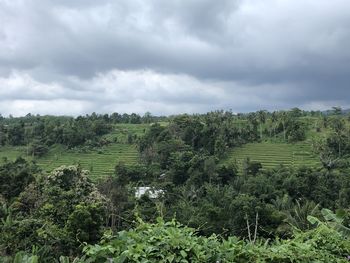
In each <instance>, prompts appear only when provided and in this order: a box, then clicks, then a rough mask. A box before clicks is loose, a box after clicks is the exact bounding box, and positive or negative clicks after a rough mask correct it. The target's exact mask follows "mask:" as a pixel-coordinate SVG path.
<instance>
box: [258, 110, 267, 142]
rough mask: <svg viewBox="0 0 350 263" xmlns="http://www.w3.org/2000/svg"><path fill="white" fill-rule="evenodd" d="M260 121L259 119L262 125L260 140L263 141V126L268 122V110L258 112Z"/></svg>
mask: <svg viewBox="0 0 350 263" xmlns="http://www.w3.org/2000/svg"><path fill="white" fill-rule="evenodd" d="M258 119H259V124H260V139H262V137H263V135H262V133H263V130H262V126H263V124H265V122H266V110H260V111H258Z"/></svg>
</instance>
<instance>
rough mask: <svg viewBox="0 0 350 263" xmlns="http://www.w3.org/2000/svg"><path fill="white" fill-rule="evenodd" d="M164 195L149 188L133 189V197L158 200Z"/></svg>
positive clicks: (161, 191) (162, 192)
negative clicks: (144, 196)
mask: <svg viewBox="0 0 350 263" xmlns="http://www.w3.org/2000/svg"><path fill="white" fill-rule="evenodd" d="M162 194H164V191H163V190H157V189H154V188H153V187H150V186H140V187H135V197H136V198H141V197H142V196H143V195H148V197H149V198H158V197H160V196H161V195H162Z"/></svg>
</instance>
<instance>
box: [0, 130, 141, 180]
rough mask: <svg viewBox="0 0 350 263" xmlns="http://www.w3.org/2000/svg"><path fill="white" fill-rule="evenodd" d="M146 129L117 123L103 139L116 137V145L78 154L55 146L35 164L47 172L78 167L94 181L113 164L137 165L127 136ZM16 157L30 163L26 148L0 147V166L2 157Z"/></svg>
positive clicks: (10, 158)
mask: <svg viewBox="0 0 350 263" xmlns="http://www.w3.org/2000/svg"><path fill="white" fill-rule="evenodd" d="M147 128H148V125H146V124H118V125H116V126H115V127H114V129H113V131H112V132H111V133H110V134H107V135H106V136H105V137H107V138H109V139H111V140H113V139H114V138H117V142H116V143H111V144H110V145H108V146H104V147H102V148H100V149H98V150H93V151H88V152H81V151H80V150H79V149H72V150H68V149H66V148H65V147H63V146H61V145H56V146H54V147H52V148H51V149H50V150H49V153H48V154H47V155H45V156H43V157H42V158H36V159H35V161H36V162H37V164H38V165H39V166H40V167H41V168H42V169H43V170H44V171H48V172H50V171H51V170H52V169H54V168H57V167H59V166H60V165H70V164H80V165H81V166H82V167H83V168H84V169H87V170H89V171H90V173H91V177H92V178H93V179H97V178H99V177H103V176H107V175H109V174H112V173H113V171H114V167H115V165H116V164H117V163H119V162H123V163H125V164H126V165H132V164H136V163H138V161H139V155H138V151H137V149H136V145H135V144H127V137H128V134H129V133H131V134H135V135H137V136H141V135H143V134H144V131H145V130H146V129H147ZM19 156H22V157H23V158H26V159H27V160H32V157H29V156H27V155H26V147H0V163H1V162H3V157H7V158H8V159H9V160H14V159H16V158H17V157H19Z"/></svg>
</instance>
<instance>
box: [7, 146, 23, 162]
mask: <svg viewBox="0 0 350 263" xmlns="http://www.w3.org/2000/svg"><path fill="white" fill-rule="evenodd" d="M26 150H27V148H26V147H25V146H19V147H10V146H5V147H4V146H0V164H1V163H3V161H4V158H6V159H7V160H9V161H14V160H15V159H16V158H17V157H19V156H22V157H26Z"/></svg>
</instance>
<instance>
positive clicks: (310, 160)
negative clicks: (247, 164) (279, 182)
mask: <svg viewBox="0 0 350 263" xmlns="http://www.w3.org/2000/svg"><path fill="white" fill-rule="evenodd" d="M247 158H249V159H250V161H254V162H260V163H261V164H262V167H263V169H269V168H274V167H276V166H278V165H285V166H293V167H300V166H313V167H318V166H320V165H321V164H320V162H319V159H318V156H317V155H315V154H314V153H313V152H312V150H311V145H310V142H309V141H305V142H298V143H295V144H289V143H274V142H262V143H248V144H245V145H243V146H241V147H237V148H234V149H230V150H229V152H228V154H227V157H226V158H225V159H224V160H223V163H232V162H233V163H236V164H237V165H238V167H239V168H242V164H243V161H244V160H246V159H247Z"/></svg>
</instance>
